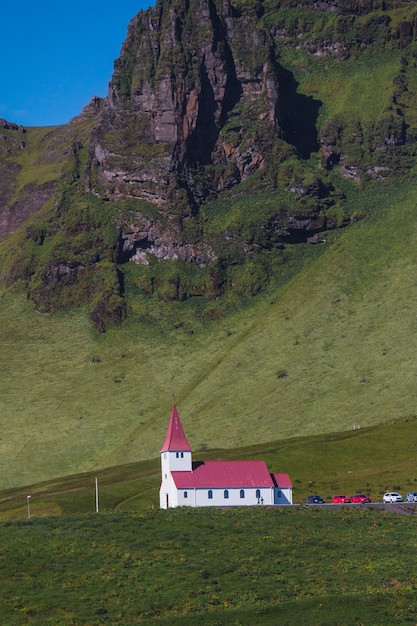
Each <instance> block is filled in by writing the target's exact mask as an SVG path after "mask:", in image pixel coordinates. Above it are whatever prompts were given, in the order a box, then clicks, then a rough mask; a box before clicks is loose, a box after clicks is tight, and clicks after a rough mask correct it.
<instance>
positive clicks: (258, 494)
mask: <svg viewBox="0 0 417 626" xmlns="http://www.w3.org/2000/svg"><path fill="white" fill-rule="evenodd" d="M256 497H257V498H260V497H261V490H260V489H257V490H256Z"/></svg>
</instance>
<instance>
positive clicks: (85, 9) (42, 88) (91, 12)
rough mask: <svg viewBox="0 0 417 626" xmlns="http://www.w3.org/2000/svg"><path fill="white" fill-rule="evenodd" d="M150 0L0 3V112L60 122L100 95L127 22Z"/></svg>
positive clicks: (32, 122) (34, 121)
mask: <svg viewBox="0 0 417 626" xmlns="http://www.w3.org/2000/svg"><path fill="white" fill-rule="evenodd" d="M154 4H155V0H116V2H115V1H114V0H101V1H100V2H99V0H71V2H65V1H64V2H52V1H51V0H40V1H39V2H34V1H33V0H15V2H13V1H12V0H8V1H7V2H5V3H4V4H2V7H1V22H2V34H1V37H0V58H1V70H0V76H1V83H0V117H3V118H5V119H6V120H8V121H9V122H16V123H18V124H23V125H24V126H51V125H55V124H65V123H66V122H68V121H69V120H70V119H71V118H72V117H74V116H75V115H78V113H80V112H81V110H82V109H83V107H84V106H86V105H87V104H88V103H89V102H90V100H91V98H92V97H93V96H106V95H107V86H108V83H109V81H110V79H111V76H112V73H113V62H114V60H115V59H117V58H118V57H119V55H120V49H121V46H122V43H123V41H124V39H125V38H126V33H127V27H128V24H129V22H130V20H131V19H132V17H134V16H135V15H136V14H137V13H138V12H139V11H140V10H141V9H146V8H148V7H149V6H151V5H154Z"/></svg>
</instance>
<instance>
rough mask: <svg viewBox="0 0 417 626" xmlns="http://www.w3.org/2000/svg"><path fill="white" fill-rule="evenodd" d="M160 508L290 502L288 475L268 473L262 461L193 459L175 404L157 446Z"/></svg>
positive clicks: (290, 491)
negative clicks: (160, 474) (160, 470)
mask: <svg viewBox="0 0 417 626" xmlns="http://www.w3.org/2000/svg"><path fill="white" fill-rule="evenodd" d="M161 469H162V481H161V487H160V490H159V503H160V507H161V508H162V509H168V508H172V507H177V506H254V505H257V504H264V505H277V504H292V484H291V481H290V477H289V476H288V474H270V473H269V471H268V468H267V467H266V465H265V462H264V461H196V462H193V460H192V454H191V446H190V444H189V443H188V441H187V438H186V436H185V433H184V429H183V427H182V424H181V420H180V417H179V415H178V411H177V407H176V406H175V404H174V405H173V407H172V412H171V418H170V420H169V424H168V430H167V434H166V437H165V441H164V445H163V446H162V449H161Z"/></svg>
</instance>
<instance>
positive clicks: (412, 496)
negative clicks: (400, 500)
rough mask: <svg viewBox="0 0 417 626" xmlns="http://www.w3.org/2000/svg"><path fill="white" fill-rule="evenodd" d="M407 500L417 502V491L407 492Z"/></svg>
mask: <svg viewBox="0 0 417 626" xmlns="http://www.w3.org/2000/svg"><path fill="white" fill-rule="evenodd" d="M407 502H417V491H410V492H409V493H407Z"/></svg>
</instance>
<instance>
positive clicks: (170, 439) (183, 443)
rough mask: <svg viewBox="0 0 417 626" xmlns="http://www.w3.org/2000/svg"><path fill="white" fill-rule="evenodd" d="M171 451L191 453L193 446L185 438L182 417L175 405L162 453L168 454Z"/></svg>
mask: <svg viewBox="0 0 417 626" xmlns="http://www.w3.org/2000/svg"><path fill="white" fill-rule="evenodd" d="M170 450H171V451H172V450H174V451H176V450H181V451H187V452H191V446H190V444H189V443H188V441H187V437H186V436H185V433H184V429H183V427H182V424H181V420H180V416H179V415H178V411H177V407H176V406H175V404H173V406H172V411H171V418H170V420H169V424H168V430H167V434H166V437H165V441H164V445H163V446H162V449H161V452H168V451H170Z"/></svg>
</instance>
